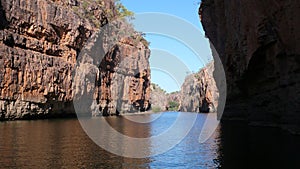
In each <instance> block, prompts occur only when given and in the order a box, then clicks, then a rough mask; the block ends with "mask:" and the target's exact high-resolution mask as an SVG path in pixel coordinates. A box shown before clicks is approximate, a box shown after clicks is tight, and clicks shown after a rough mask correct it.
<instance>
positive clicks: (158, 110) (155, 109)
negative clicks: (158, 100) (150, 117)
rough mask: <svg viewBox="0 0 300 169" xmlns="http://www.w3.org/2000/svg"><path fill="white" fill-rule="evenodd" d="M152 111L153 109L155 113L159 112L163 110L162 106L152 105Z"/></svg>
mask: <svg viewBox="0 0 300 169" xmlns="http://www.w3.org/2000/svg"><path fill="white" fill-rule="evenodd" d="M152 111H153V112H154V113H158V112H161V108H160V107H157V106H154V107H152Z"/></svg>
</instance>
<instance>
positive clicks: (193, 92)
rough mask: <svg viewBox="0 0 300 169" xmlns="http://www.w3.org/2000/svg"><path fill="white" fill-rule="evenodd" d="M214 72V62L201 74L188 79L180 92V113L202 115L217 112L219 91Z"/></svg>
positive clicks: (190, 76) (201, 71) (195, 74)
mask: <svg viewBox="0 0 300 169" xmlns="http://www.w3.org/2000/svg"><path fill="white" fill-rule="evenodd" d="M213 71H214V62H211V63H209V64H207V65H206V66H205V67H204V68H203V69H201V70H200V71H199V72H197V73H194V74H191V75H189V76H187V77H186V79H185V81H184V83H183V84H182V86H181V91H180V95H181V99H180V108H179V109H180V111H184V112H202V113H209V112H216V111H217V108H218V100H219V91H218V89H217V86H216V82H215V79H214V77H213Z"/></svg>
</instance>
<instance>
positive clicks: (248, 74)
mask: <svg viewBox="0 0 300 169" xmlns="http://www.w3.org/2000/svg"><path fill="white" fill-rule="evenodd" d="M299 8H300V1H298V0H292V1H278V0H265V1H260V0H254V1H249V0H229V1H228V0H226V1H225V0H203V1H202V4H201V7H200V9H199V14H200V18H201V22H202V25H203V27H204V30H205V34H206V36H207V37H208V38H209V40H210V41H211V43H212V44H213V45H214V47H215V48H216V50H217V52H218V54H219V55H220V58H221V60H222V63H223V66H224V69H225V72H226V78H227V87H228V88H227V92H228V94H227V96H228V97H227V104H226V110H225V113H224V115H223V118H229V119H235V118H239V119H246V120H249V121H250V122H259V123H261V124H264V125H266V124H281V125H294V126H299V121H300V101H299V97H300V78H299V77H300V66H299V65H300V64H299V63H300V57H299V54H300V47H299V43H300V32H299V31H298V30H299V26H300V22H299V17H300V10H299Z"/></svg>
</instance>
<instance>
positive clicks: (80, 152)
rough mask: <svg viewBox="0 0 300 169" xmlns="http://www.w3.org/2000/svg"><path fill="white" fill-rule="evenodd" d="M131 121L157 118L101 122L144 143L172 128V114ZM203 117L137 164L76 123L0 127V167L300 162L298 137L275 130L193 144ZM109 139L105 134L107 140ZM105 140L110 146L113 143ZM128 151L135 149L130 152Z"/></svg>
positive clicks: (236, 132)
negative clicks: (161, 151)
mask: <svg viewBox="0 0 300 169" xmlns="http://www.w3.org/2000/svg"><path fill="white" fill-rule="evenodd" d="M185 115H186V116H190V115H191V113H185ZM137 116H139V118H141V117H143V118H144V121H147V120H150V121H151V119H153V118H155V119H156V118H157V119H156V120H154V121H152V122H150V123H149V124H138V123H135V122H132V121H130V119H128V118H127V117H109V118H106V119H104V118H101V119H102V120H106V121H108V122H109V124H110V125H111V126H113V127H114V129H115V130H117V131H119V132H121V133H124V134H126V135H128V136H131V137H137V138H146V137H150V136H154V135H159V134H161V133H162V132H164V131H165V130H166V129H167V128H169V127H170V126H171V125H172V123H174V121H175V119H176V118H177V116H178V113H175V112H169V113H164V114H162V115H161V116H159V117H157V115H153V114H152V115H137ZM131 118H132V117H131ZM205 118H206V115H205V114H198V118H197V120H196V123H195V125H194V127H193V128H192V130H191V132H190V133H189V134H188V136H187V137H185V139H184V140H183V141H182V142H181V143H180V144H178V145H177V146H176V147H174V148H173V149H171V150H170V151H168V152H166V153H164V154H160V155H157V156H154V157H149V158H142V159H134V158H124V157H120V156H117V155H114V154H111V153H109V152H106V151H105V150H103V149H101V148H99V147H98V146H97V145H96V144H95V143H93V141H91V139H90V138H89V137H88V136H87V135H86V134H85V132H84V131H83V129H82V128H81V126H80V123H79V122H78V120H77V119H64V120H40V121H15V122H2V123H0V131H1V133H0V168H218V167H222V168H266V167H268V168H270V167H271V168H296V167H297V166H296V165H297V164H298V163H297V162H299V160H300V156H299V150H300V145H299V144H300V142H299V141H300V139H299V137H298V136H293V135H289V134H286V133H283V132H281V131H279V130H277V129H270V128H257V127H247V126H243V125H241V124H224V123H223V124H222V125H221V128H218V130H217V131H216V132H215V133H214V135H213V136H212V137H211V138H210V139H209V140H208V141H207V142H206V143H204V144H200V143H199V142H198V139H199V134H200V129H201V127H202V125H203V122H204V120H205ZM94 120H95V119H94ZM97 120H100V119H97ZM141 120H143V119H141ZM98 122H99V121H98ZM178 132H180V129H178ZM174 134H175V133H174ZM113 137H114V136H110V135H107V139H111V138H113ZM169 139H172V138H165V141H166V142H167V141H168V140H169ZM109 141H111V144H114V141H113V140H109ZM161 145H163V144H160V143H156V142H152V143H149V145H148V146H147V147H145V149H148V150H149V151H155V149H157V148H159V147H160V146H161ZM116 146H120V147H121V148H124V147H122V146H121V145H116ZM131 151H139V150H138V149H134V148H131Z"/></svg>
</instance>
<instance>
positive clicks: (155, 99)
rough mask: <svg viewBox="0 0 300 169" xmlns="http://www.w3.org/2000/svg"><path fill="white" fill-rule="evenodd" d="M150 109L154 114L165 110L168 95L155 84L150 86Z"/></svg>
mask: <svg viewBox="0 0 300 169" xmlns="http://www.w3.org/2000/svg"><path fill="white" fill-rule="evenodd" d="M150 89H151V99H150V102H151V109H152V111H154V112H161V111H166V110H167V105H168V96H167V95H168V94H167V93H166V91H164V90H163V89H162V88H160V86H158V85H157V84H154V83H152V84H151V87H150Z"/></svg>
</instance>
